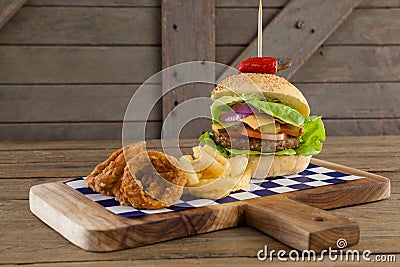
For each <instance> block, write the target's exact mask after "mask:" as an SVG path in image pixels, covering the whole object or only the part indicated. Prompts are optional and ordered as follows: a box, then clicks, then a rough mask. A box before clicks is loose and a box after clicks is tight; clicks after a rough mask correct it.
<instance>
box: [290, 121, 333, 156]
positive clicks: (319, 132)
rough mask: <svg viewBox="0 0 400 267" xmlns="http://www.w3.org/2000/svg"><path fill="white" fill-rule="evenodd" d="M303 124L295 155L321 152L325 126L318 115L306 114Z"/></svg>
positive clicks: (310, 154)
mask: <svg viewBox="0 0 400 267" xmlns="http://www.w3.org/2000/svg"><path fill="white" fill-rule="evenodd" d="M304 118H305V123H304V125H303V129H304V132H303V134H302V135H301V136H300V146H299V148H297V149H296V154H297V155H303V156H312V155H316V154H318V153H319V152H321V149H322V143H321V141H325V139H326V137H325V127H324V123H323V122H322V119H321V117H319V116H307V117H304Z"/></svg>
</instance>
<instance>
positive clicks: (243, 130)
mask: <svg viewBox="0 0 400 267" xmlns="http://www.w3.org/2000/svg"><path fill="white" fill-rule="evenodd" d="M238 131H239V133H240V134H242V135H245V136H248V137H251V138H258V139H265V140H273V141H282V140H285V139H286V134H285V133H278V134H262V133H260V132H259V131H255V130H253V129H250V128H247V127H242V128H240V129H238Z"/></svg>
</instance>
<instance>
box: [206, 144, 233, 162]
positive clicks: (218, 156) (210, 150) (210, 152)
mask: <svg viewBox="0 0 400 267" xmlns="http://www.w3.org/2000/svg"><path fill="white" fill-rule="evenodd" d="M202 149H203V151H204V152H206V153H207V154H208V155H210V156H212V157H213V158H214V159H215V160H216V161H218V162H219V163H221V164H227V163H228V162H229V159H227V158H225V157H224V156H222V155H221V154H220V153H219V152H218V151H217V150H216V149H214V148H212V147H210V146H208V145H205V146H204V147H203V148H202Z"/></svg>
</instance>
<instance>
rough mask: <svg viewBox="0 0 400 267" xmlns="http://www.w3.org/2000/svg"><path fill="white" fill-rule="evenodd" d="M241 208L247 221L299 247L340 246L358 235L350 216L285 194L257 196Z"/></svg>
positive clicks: (303, 248) (319, 248)
mask: <svg viewBox="0 0 400 267" xmlns="http://www.w3.org/2000/svg"><path fill="white" fill-rule="evenodd" d="M244 210H245V214H246V223H247V225H249V226H252V227H254V228H256V229H258V230H260V231H262V232H264V233H266V234H268V235H270V236H272V237H274V238H276V239H278V240H279V241H281V242H283V243H285V244H287V245H289V246H291V247H294V248H296V249H299V250H314V251H316V252H321V251H322V250H324V249H327V248H329V247H331V248H332V249H338V248H339V249H341V248H344V247H347V246H351V245H355V244H357V243H358V241H359V238H360V229H359V226H358V224H357V223H356V222H354V221H353V220H350V219H347V218H344V217H341V216H338V215H335V214H333V213H332V212H327V211H325V210H321V209H318V208H315V207H311V206H308V205H306V204H303V203H300V202H297V201H295V200H292V199H289V198H287V197H284V196H279V197H270V198H259V199H257V200H256V201H252V202H251V204H247V205H245V206H244Z"/></svg>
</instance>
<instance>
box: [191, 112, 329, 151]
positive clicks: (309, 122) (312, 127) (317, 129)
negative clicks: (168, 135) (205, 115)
mask: <svg viewBox="0 0 400 267" xmlns="http://www.w3.org/2000/svg"><path fill="white" fill-rule="evenodd" d="M304 121H305V122H304V124H303V128H304V132H303V134H302V135H301V136H300V146H299V148H297V149H296V150H294V149H286V150H282V151H277V152H274V153H262V152H259V151H251V150H240V149H228V148H224V147H221V146H217V145H216V144H215V142H214V139H213V136H214V134H213V133H208V132H206V133H204V134H202V135H201V136H200V137H199V141H200V142H204V143H205V144H207V145H209V146H211V147H214V148H215V149H217V151H218V152H219V153H221V154H222V155H223V156H225V157H227V158H228V157H234V156H237V155H241V154H246V155H249V156H250V157H251V156H257V155H272V154H275V155H301V156H312V155H316V154H318V153H319V152H321V149H322V143H321V142H322V141H325V128H324V124H323V122H322V119H321V117H319V116H305V117H304Z"/></svg>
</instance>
